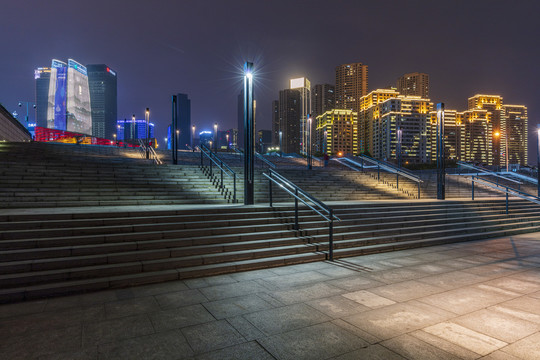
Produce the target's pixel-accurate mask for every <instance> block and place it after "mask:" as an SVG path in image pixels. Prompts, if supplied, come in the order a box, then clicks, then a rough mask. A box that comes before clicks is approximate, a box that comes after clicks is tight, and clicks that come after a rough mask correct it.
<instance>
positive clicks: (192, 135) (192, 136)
mask: <svg viewBox="0 0 540 360" xmlns="http://www.w3.org/2000/svg"><path fill="white" fill-rule="evenodd" d="M194 141H195V125H193V126H192V127H191V150H193V149H194V146H193V145H195V144H194ZM193 151H195V150H193Z"/></svg>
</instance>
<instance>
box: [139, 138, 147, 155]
mask: <svg viewBox="0 0 540 360" xmlns="http://www.w3.org/2000/svg"><path fill="white" fill-rule="evenodd" d="M138 140H139V147H138V148H137V150H139V155H141V158H143V159H146V145H145V144H144V141H143V139H138Z"/></svg>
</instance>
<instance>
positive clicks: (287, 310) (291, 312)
mask: <svg viewBox="0 0 540 360" xmlns="http://www.w3.org/2000/svg"><path fill="white" fill-rule="evenodd" d="M244 318H245V319H246V320H248V321H249V322H250V323H252V324H253V325H254V326H255V327H256V328H257V329H259V330H260V331H262V332H263V333H264V334H266V335H273V334H278V333H282V332H285V331H290V330H295V329H299V328H303V327H306V326H310V325H314V324H318V323H321V322H325V321H330V320H332V318H330V317H329V316H326V315H324V314H323V313H321V312H320V311H317V310H315V309H314V308H312V307H310V306H308V305H305V304H294V305H288V306H284V307H280V308H276V309H270V310H263V311H258V312H255V313H251V314H248V315H244Z"/></svg>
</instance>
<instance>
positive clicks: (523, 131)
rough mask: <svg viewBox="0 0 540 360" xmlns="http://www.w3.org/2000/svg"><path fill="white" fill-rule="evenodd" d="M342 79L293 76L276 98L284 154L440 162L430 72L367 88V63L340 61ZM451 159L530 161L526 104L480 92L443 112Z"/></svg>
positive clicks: (275, 121) (276, 129) (277, 138)
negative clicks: (324, 80)
mask: <svg viewBox="0 0 540 360" xmlns="http://www.w3.org/2000/svg"><path fill="white" fill-rule="evenodd" d="M335 73H336V77H335V78H336V83H335V85H334V84H317V85H314V86H311V84H310V81H309V80H308V79H307V78H305V77H304V78H297V79H291V80H290V86H289V88H288V89H284V90H281V91H280V92H279V99H278V100H275V101H273V102H272V144H273V145H274V146H278V147H280V148H281V150H282V151H283V152H284V153H297V154H305V153H306V151H307V147H308V146H309V141H308V139H311V141H312V149H313V151H314V152H315V153H318V154H321V155H322V154H328V155H338V156H341V155H357V154H362V153H364V154H369V155H370V156H373V157H375V158H378V159H384V160H389V161H396V162H397V161H398V159H399V160H401V161H402V162H403V163H405V164H406V163H429V162H432V161H435V155H436V148H435V146H436V145H435V144H436V136H437V134H436V129H437V128H436V124H437V119H438V117H437V112H436V111H435V108H434V104H433V103H432V102H431V101H430V97H429V96H430V95H429V88H430V80H429V75H428V74H425V73H418V72H415V73H409V74H404V75H403V76H400V77H399V78H398V79H397V81H396V87H389V88H385V89H375V90H371V91H369V92H368V66H367V65H365V64H362V63H351V64H343V65H339V66H337V67H336V69H335ZM443 115H444V116H443V117H442V118H444V141H445V147H446V149H445V151H446V157H447V158H448V159H454V160H463V161H473V162H476V163H482V164H484V165H501V166H502V165H505V163H506V162H509V163H510V164H520V165H527V160H528V158H527V145H528V143H527V142H528V140H527V135H528V134H527V127H528V117H527V107H526V106H524V105H505V104H503V98H502V96H500V95H480V94H479V95H475V96H473V97H471V98H469V101H468V108H467V110H464V111H458V110H449V109H445V110H444V114H443Z"/></svg>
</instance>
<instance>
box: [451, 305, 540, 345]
mask: <svg viewBox="0 0 540 360" xmlns="http://www.w3.org/2000/svg"><path fill="white" fill-rule="evenodd" d="M452 322H453V323H456V324H459V325H462V326H464V327H466V328H469V329H471V330H474V331H477V332H480V333H482V334H485V335H488V336H491V337H494V338H496V339H499V340H502V341H504V342H507V343H511V342H515V341H517V340H519V339H522V338H524V337H527V336H529V335H531V334H533V333H535V332H537V331H538V330H539V329H540V326H539V325H538V324H535V323H533V322H530V321H526V320H523V319H519V318H517V317H514V316H512V315H509V314H506V313H503V312H498V311H490V310H486V309H482V310H479V311H476V312H473V313H470V314H467V315H463V316H460V317H458V318H455V319H452Z"/></svg>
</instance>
